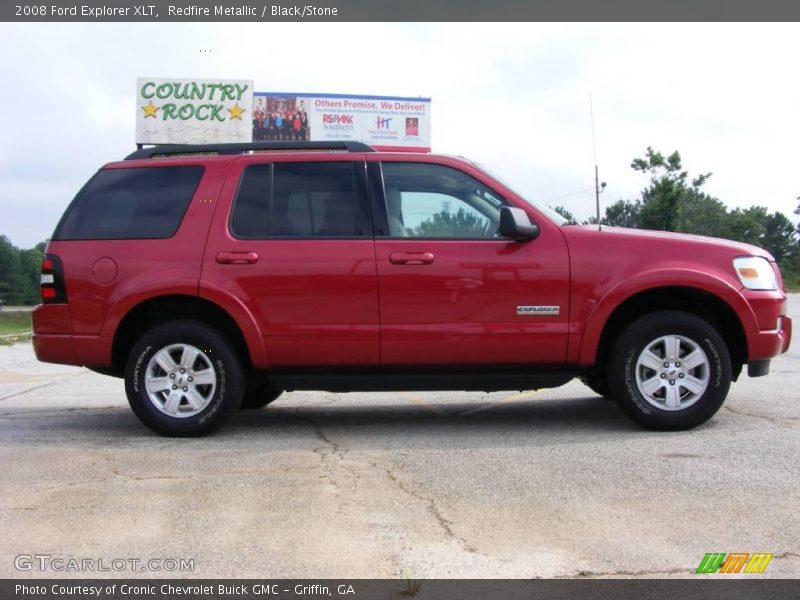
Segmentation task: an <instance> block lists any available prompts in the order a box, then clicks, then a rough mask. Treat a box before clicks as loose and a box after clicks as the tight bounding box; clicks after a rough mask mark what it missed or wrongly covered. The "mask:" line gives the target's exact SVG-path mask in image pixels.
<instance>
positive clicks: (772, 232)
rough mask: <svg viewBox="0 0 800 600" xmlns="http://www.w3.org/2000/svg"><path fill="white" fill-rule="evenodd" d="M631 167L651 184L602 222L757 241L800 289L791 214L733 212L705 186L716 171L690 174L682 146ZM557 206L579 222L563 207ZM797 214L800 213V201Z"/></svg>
mask: <svg viewBox="0 0 800 600" xmlns="http://www.w3.org/2000/svg"><path fill="white" fill-rule="evenodd" d="M631 168H632V169H634V170H635V171H639V172H641V173H643V174H644V175H646V176H647V177H648V184H647V187H645V188H644V189H643V190H642V193H641V196H640V197H639V198H636V199H633V200H622V199H621V200H617V201H616V202H614V203H613V204H611V205H610V206H608V207H607V208H606V210H605V214H604V216H603V217H602V218H601V219H600V223H601V224H603V225H610V226H615V227H631V228H639V229H659V230H662V231H677V232H681V233H693V234H697V235H706V236H711V237H718V238H725V239H729V240H735V241H739V242H746V243H748V244H753V245H755V246H759V247H760V248H764V249H765V250H767V251H768V252H769V253H770V254H772V256H774V257H775V260H776V261H777V262H778V265H779V266H780V268H781V273H782V274H783V278H784V281H785V282H786V284H787V287H790V288H792V289H798V288H800V243H799V242H798V236H800V224H798V225H795V224H794V223H793V222H792V221H791V220H790V219H789V218H788V217H787V216H786V215H785V214H783V213H781V212H778V211H776V212H772V213H771V212H769V210H768V209H767V208H766V207H764V206H751V207H749V208H745V209H741V208H735V209H733V210H728V208H727V207H726V206H725V204H723V203H722V202H721V201H720V200H719V199H717V198H714V197H712V196H710V195H708V194H706V193H705V192H704V191H703V190H702V187H703V185H704V184H705V183H706V182H707V181H708V179H709V178H710V177H711V175H712V174H711V173H702V174H699V175H697V176H695V177H693V178H692V177H690V176H689V173H688V172H687V171H686V170H684V168H683V165H682V163H681V155H680V153H679V152H678V151H677V150H676V151H675V152H673V153H672V154H670V155H669V156H665V155H663V154H662V153H660V152H657V151H655V150H653V148H651V147H648V148H647V151H646V153H645V156H644V158H636V159H634V160H633V162H632V163H631ZM797 200H798V201H800V198H797ZM554 208H555V210H556V211H557V212H559V213H560V214H561V215H562V216H563V217H564V218H566V219H569V220H570V221H572V222H574V223H577V221H576V219H575V217H574V216H573V215H572V214H571V213H570V212H569V211H568V210H566V209H565V208H564V207H563V206H556V207H554ZM794 212H795V214H800V204H798V206H797V208H796V209H795V211H794ZM584 224H597V218H596V217H592V218H591V219H589V220H587V221H584Z"/></svg>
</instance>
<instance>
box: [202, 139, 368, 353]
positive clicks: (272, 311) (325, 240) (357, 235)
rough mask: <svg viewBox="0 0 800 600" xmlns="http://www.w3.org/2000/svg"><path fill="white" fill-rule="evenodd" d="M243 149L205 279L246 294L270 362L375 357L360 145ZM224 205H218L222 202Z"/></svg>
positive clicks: (215, 228)
mask: <svg viewBox="0 0 800 600" xmlns="http://www.w3.org/2000/svg"><path fill="white" fill-rule="evenodd" d="M297 156H298V155H296V154H294V155H292V154H284V155H265V154H264V155H254V156H247V157H242V158H240V159H237V160H236V161H235V162H234V163H233V165H232V167H231V170H230V171H229V175H228V178H227V180H226V183H225V186H224V188H223V193H222V197H223V198H233V200H232V206H231V208H230V210H227V208H226V209H225V210H217V212H216V214H215V216H214V223H213V225H212V232H211V235H209V239H208V246H207V248H206V253H205V258H204V264H203V285H204V286H210V287H214V288H216V289H218V290H220V289H221V290H225V292H226V293H227V294H230V295H233V296H234V297H235V298H236V299H237V300H238V301H241V302H242V303H243V304H244V305H245V306H246V307H247V309H248V311H249V312H250V313H251V314H252V315H253V316H254V319H255V321H256V322H257V323H258V326H259V328H260V330H261V334H262V336H263V338H264V342H265V347H266V350H267V355H268V356H267V359H268V362H269V366H270V367H273V368H275V367H277V368H283V367H286V368H291V367H314V366H318V367H331V366H334V367H335V366H348V365H352V366H366V365H376V364H377V363H378V289H377V275H376V271H375V249H374V242H373V238H372V231H371V224H370V218H369V207H368V203H367V198H366V191H365V190H366V187H365V186H366V174H365V162H364V156H363V154H359V155H354V154H342V155H335V154H331V155H329V156H325V157H308V156H306V157H303V160H302V161H300V160H298V158H297ZM224 207H226V205H222V206H220V209H222V208H224Z"/></svg>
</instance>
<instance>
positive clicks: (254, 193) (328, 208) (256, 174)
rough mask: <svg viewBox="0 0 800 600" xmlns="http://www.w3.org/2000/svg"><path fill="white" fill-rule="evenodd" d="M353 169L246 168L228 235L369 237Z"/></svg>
mask: <svg viewBox="0 0 800 600" xmlns="http://www.w3.org/2000/svg"><path fill="white" fill-rule="evenodd" d="M356 169H357V163H353V162H349V161H348V162H330V163H326V162H304V163H275V164H273V165H266V164H265V165H251V166H249V167H247V168H246V169H245V171H244V174H243V175H242V179H241V181H240V183H239V191H238V192H237V195H236V200H235V203H234V208H233V214H232V215H231V222H230V229H231V233H233V234H234V235H235V236H237V237H240V238H246V239H264V238H275V237H279V238H286V237H288V238H309V237H348V238H352V237H363V236H368V235H371V232H370V228H369V218H368V214H367V208H366V198H365V194H364V193H363V192H362V191H361V188H362V184H361V182H360V181H359V180H358V176H357V170H356Z"/></svg>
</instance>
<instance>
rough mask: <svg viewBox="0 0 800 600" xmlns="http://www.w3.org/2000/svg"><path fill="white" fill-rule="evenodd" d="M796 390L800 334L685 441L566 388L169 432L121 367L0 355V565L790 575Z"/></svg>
mask: <svg viewBox="0 0 800 600" xmlns="http://www.w3.org/2000/svg"><path fill="white" fill-rule="evenodd" d="M790 306H791V308H790V312H791V313H792V315H793V318H794V319H795V323H800V296H798V295H792V297H791V304H790ZM799 390H800V344H798V343H797V341H795V343H794V347H793V348H792V349H791V350H790V351H789V353H788V354H787V355H784V356H782V357H781V358H779V359H777V360H775V361H774V362H773V365H772V372H771V374H770V375H769V376H767V377H764V378H758V379H750V378H748V377H747V376H746V375H743V376H742V377H741V378H740V381H739V382H738V383H735V384H733V386H732V388H731V393H730V395H729V397H728V400H727V401H726V403H725V404H724V406H723V408H722V409H721V410H720V412H719V413H718V414H717V415H716V416H715V417H714V418H713V419H712V420H711V421H710V422H709V423H707V424H705V425H703V426H701V427H699V428H697V429H695V430H693V431H688V432H679V433H654V432H648V431H644V430H642V429H640V428H638V427H637V426H636V425H634V424H633V423H632V422H630V421H629V420H628V419H627V418H625V417H624V416H623V415H622V414H621V413H620V411H619V410H618V409H617V408H616V406H615V405H614V404H613V403H612V402H608V401H605V400H603V399H601V398H600V397H599V396H596V395H595V394H594V393H592V392H591V391H590V390H589V389H588V388H586V387H584V386H583V385H582V384H581V383H579V382H577V381H573V382H572V383H570V384H568V385H566V386H564V387H561V388H558V389H554V390H541V391H532V392H523V393H506V392H502V393H492V394H483V393H466V392H414V393H354V394H333V393H326V392H295V393H289V394H286V395H284V396H283V397H281V398H280V399H279V400H278V401H277V402H276V403H275V404H274V405H271V406H269V407H268V408H266V409H263V410H258V411H242V412H241V413H240V414H238V415H237V416H236V417H234V418H233V419H232V420H231V421H230V422H228V423H227V424H226V426H225V427H224V428H223V429H222V430H221V431H220V432H219V433H218V434H217V435H214V436H211V437H208V438H203V439H168V438H162V437H158V436H156V435H155V434H153V433H151V432H150V431H149V430H147V429H145V428H144V427H143V426H142V425H141V424H140V423H139V422H138V421H137V419H136V418H135V417H134V415H133V414H132V412H131V411H130V409H129V408H128V406H127V402H126V400H125V395H124V390H123V384H122V382H121V380H117V379H112V378H108V377H104V376H101V375H97V374H95V373H92V372H90V371H88V370H87V369H82V368H71V367H66V366H60V365H48V364H43V363H38V362H37V361H36V359H35V357H34V356H33V352H32V349H31V345H30V343H16V344H14V345H11V346H0V464H2V468H1V469H0V485H2V490H3V491H2V494H0V532H2V545H0V548H2V551H1V552H0V577H3V578H7V577H21V576H36V577H42V576H45V577H86V576H101V577H153V576H155V577H176V576H178V577H186V576H192V577H239V578H251V577H252V578H256V577H257V578H262V577H271V578H278V577H286V578H308V577H316V578H372V577H376V578H385V577H388V578H405V579H410V580H422V579H431V578H441V577H451V578H474V577H486V578H506V577H509V578H533V577H693V576H697V575H694V571H695V569H696V568H697V566H698V564H699V563H700V561H701V560H702V558H703V557H704V555H705V553H707V552H768V553H773V554H774V558H773V559H772V561H771V562H770V563H769V565H768V567H767V569H766V571H765V573H764V574H763V575H759V577H800V541H799V540H800V518H799V517H798V507H800V484H799V482H800V459H799V458H798V456H800V391H799ZM34 555H36V556H38V557H39V558H33V557H34ZM42 556H46V557H49V558H45V559H43V558H41V557H42ZM19 557H22V559H20V558H19ZM25 557H28V558H27V559H26V558H25ZM70 558H71V559H77V560H80V561H84V562H83V564H84V565H87V564H91V565H94V568H95V572H85V571H84V572H81V571H68V570H63V568H65V566H67V565H69V564H71V563H69V559H70ZM59 559H62V562H61V563H57V562H56V561H57V560H59ZM121 559H124V560H126V561H128V562H125V563H124V567H122V565H123V563H122V562H120V560H121ZM86 560H88V561H90V562H88V563H87V562H85V561H86ZM151 560H153V561H155V562H148V561H151ZM180 560H184V565H185V569H184V570H180V569H179V568H176V565H179V564H180V563H179V562H177V561H180ZM113 561H116V562H113ZM170 561H175V562H170ZM54 565H61V566H62V570H58V569H57V568H55V567H54ZM43 566H44V570H42V567H43ZM103 567H105V568H106V569H107V570H102V571H99V572H98V571H97V569H99V568H103ZM110 567H111V568H110ZM116 567H121V568H119V569H117V568H116ZM731 577H752V575H738V576H737V575H732V576H731Z"/></svg>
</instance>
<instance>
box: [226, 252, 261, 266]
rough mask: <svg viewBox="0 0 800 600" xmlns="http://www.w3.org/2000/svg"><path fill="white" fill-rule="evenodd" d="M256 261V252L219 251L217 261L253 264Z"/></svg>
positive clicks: (228, 263) (233, 263) (229, 263)
mask: <svg viewBox="0 0 800 600" xmlns="http://www.w3.org/2000/svg"><path fill="white" fill-rule="evenodd" d="M256 261H258V254H257V253H256V252H217V262H218V263H219V264H221V265H252V264H253V263H254V262H256Z"/></svg>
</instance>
